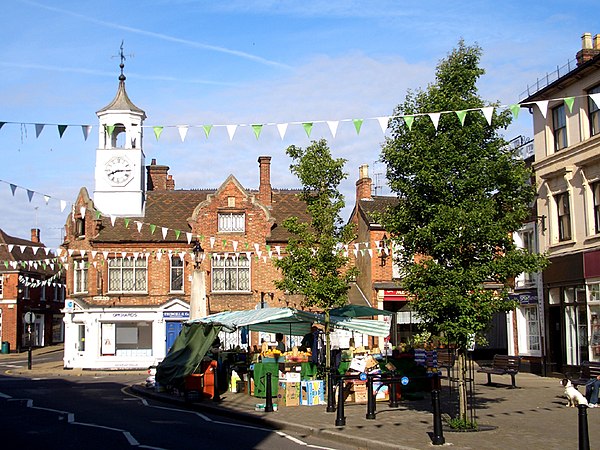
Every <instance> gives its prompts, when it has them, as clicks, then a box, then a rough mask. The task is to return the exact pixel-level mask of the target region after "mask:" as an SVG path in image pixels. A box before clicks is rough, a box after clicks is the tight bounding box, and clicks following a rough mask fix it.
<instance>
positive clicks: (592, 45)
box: [575, 33, 600, 66]
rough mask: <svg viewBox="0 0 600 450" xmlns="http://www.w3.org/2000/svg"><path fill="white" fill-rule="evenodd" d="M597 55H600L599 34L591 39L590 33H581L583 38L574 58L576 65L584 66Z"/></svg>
mask: <svg viewBox="0 0 600 450" xmlns="http://www.w3.org/2000/svg"><path fill="white" fill-rule="evenodd" d="M598 55H600V34H597V35H596V36H594V38H593V39H592V33H583V36H581V50H579V51H578V52H577V55H576V56H575V58H576V59H577V65H578V66H580V65H582V64H585V63H586V62H588V61H589V60H591V59H594V58H595V57H596V56H598Z"/></svg>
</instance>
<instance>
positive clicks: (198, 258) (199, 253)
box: [192, 240, 204, 269]
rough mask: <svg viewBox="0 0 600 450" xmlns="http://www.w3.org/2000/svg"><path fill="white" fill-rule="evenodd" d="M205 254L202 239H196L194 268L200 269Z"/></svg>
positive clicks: (193, 248)
mask: <svg viewBox="0 0 600 450" xmlns="http://www.w3.org/2000/svg"><path fill="white" fill-rule="evenodd" d="M203 256H204V249H203V248H202V245H200V241H198V240H196V241H194V247H192V259H193V261H194V269H199V268H200V264H202V259H203Z"/></svg>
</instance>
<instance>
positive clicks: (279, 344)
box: [275, 333, 285, 353]
mask: <svg viewBox="0 0 600 450" xmlns="http://www.w3.org/2000/svg"><path fill="white" fill-rule="evenodd" d="M275 340H276V341H277V350H279V351H280V352H281V353H285V344H284V343H283V333H275Z"/></svg>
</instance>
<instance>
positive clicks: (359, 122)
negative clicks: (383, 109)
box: [352, 119, 363, 134]
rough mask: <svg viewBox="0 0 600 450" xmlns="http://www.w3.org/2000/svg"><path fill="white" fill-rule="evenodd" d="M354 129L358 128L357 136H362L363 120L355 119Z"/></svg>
mask: <svg viewBox="0 0 600 450" xmlns="http://www.w3.org/2000/svg"><path fill="white" fill-rule="evenodd" d="M352 122H354V128H356V134H360V127H362V124H363V120H362V119H354V120H353V121H352Z"/></svg>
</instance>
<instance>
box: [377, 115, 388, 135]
mask: <svg viewBox="0 0 600 450" xmlns="http://www.w3.org/2000/svg"><path fill="white" fill-rule="evenodd" d="M377 121H378V122H379V126H380V127H381V131H383V132H384V133H385V132H386V130H387V129H388V123H390V118H389V116H385V117H378V118H377Z"/></svg>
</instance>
